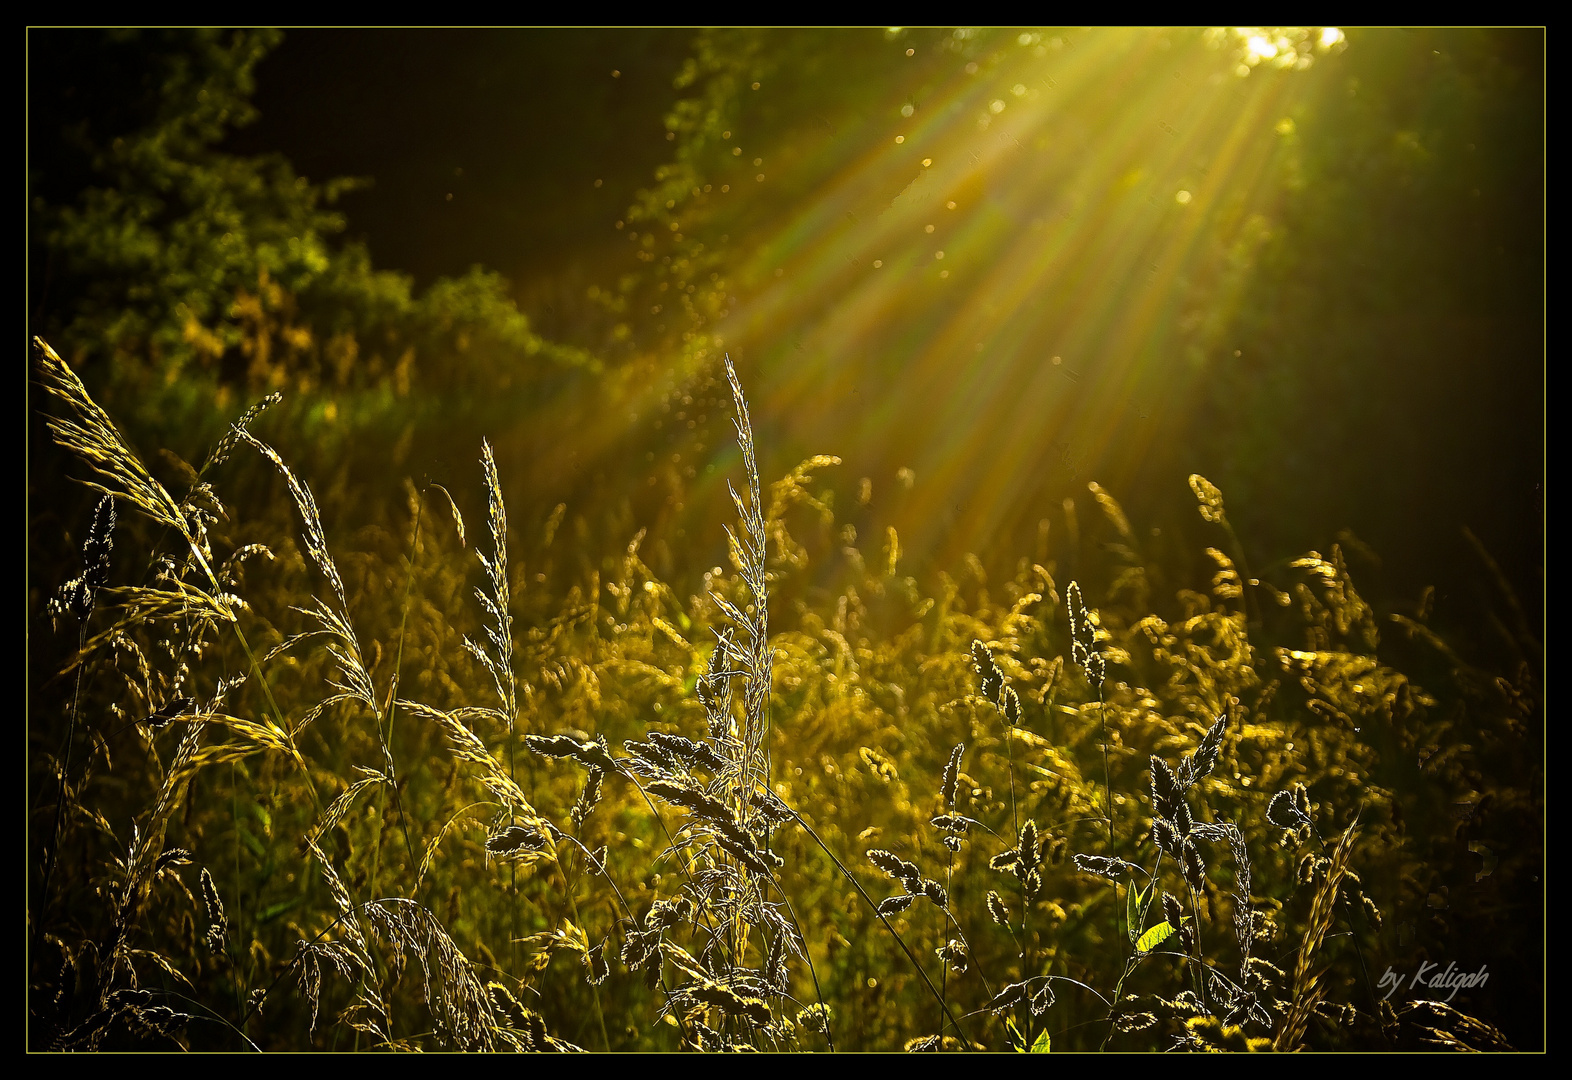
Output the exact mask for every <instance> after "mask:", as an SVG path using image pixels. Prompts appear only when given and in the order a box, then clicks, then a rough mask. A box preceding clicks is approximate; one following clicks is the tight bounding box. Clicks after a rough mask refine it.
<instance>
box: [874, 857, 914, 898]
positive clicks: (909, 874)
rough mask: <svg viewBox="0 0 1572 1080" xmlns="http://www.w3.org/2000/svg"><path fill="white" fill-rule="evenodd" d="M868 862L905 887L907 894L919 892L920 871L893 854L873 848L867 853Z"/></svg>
mask: <svg viewBox="0 0 1572 1080" xmlns="http://www.w3.org/2000/svg"><path fill="white" fill-rule="evenodd" d="M868 861H869V862H871V863H872V864H873V865H874V866H876V867H878V868H879V869H880V870H883V871H884V872H885V873H886V874H888V875H889V876H890V877H892V878H894V879H895V880H896V881H899V882H900V883H901V884H903V885H905V886H906V889H907V891H908V892H919V891H921V888H922V886H921V884H920V883H921V881H922V871H920V870H918V869H917V867H916V866H915V865H914V864H912V863H909V862H907V861H906V860H905V859H903V858H901V857H900V856H899V855H896V854H895V853H894V852H891V851H885V850H883V849H881V848H875V849H873V850H872V851H869V852H868Z"/></svg>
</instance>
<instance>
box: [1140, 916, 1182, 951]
mask: <svg viewBox="0 0 1572 1080" xmlns="http://www.w3.org/2000/svg"><path fill="white" fill-rule="evenodd" d="M1173 932H1174V928H1173V926H1172V925H1171V924H1170V923H1167V922H1160V923H1158V924H1157V925H1156V926H1154V927H1152V928H1151V929H1150V930H1148V931H1147V932H1146V933H1144V934H1142V935H1141V940H1140V941H1137V942H1136V943H1135V947H1136V949H1137V950H1139V951H1140V952H1151V951H1152V950H1153V949H1155V948H1157V946H1159V945H1161V944H1162V943H1163V942H1165V941H1167V940H1168V939H1169V938H1170V937H1172V936H1173Z"/></svg>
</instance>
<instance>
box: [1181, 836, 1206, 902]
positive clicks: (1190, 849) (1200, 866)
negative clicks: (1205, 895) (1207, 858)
mask: <svg viewBox="0 0 1572 1080" xmlns="http://www.w3.org/2000/svg"><path fill="white" fill-rule="evenodd" d="M1179 863H1180V866H1181V867H1182V868H1183V870H1184V880H1185V884H1187V885H1189V886H1190V888H1192V889H1194V890H1195V891H1196V892H1200V891H1201V888H1202V886H1203V885H1205V884H1206V864H1205V863H1203V862H1202V861H1201V849H1200V848H1198V847H1196V844H1195V841H1194V840H1191V839H1190V838H1189V837H1186V838H1185V840H1184V842H1183V843H1182V844H1181V845H1180V847H1179Z"/></svg>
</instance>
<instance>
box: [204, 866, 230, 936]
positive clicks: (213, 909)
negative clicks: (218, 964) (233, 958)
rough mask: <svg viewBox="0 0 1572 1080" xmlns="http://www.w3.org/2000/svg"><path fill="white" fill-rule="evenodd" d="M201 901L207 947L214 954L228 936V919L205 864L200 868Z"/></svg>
mask: <svg viewBox="0 0 1572 1080" xmlns="http://www.w3.org/2000/svg"><path fill="white" fill-rule="evenodd" d="M202 902H203V903H204V904H206V905H207V921H208V928H207V947H208V948H209V949H211V950H212V951H213V953H214V954H215V955H216V954H220V953H222V952H223V951H224V945H225V942H226V940H227V938H228V937H229V920H228V919H226V918H225V917H224V901H223V900H221V899H220V898H219V895H218V888H217V886H215V885H214V884H213V875H212V874H210V873H208V872H207V867H205V866H204V867H203V868H202Z"/></svg>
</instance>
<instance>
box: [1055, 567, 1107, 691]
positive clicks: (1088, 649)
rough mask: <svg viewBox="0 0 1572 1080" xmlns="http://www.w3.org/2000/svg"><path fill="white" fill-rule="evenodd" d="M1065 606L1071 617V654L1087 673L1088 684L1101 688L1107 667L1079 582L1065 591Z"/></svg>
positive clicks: (1073, 583)
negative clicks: (1098, 646) (1099, 650)
mask: <svg viewBox="0 0 1572 1080" xmlns="http://www.w3.org/2000/svg"><path fill="white" fill-rule="evenodd" d="M1065 606H1066V608H1067V609H1068V613H1069V616H1070V639H1071V652H1072V653H1073V655H1074V659H1075V662H1076V663H1077V664H1079V665H1080V666H1081V670H1082V671H1084V672H1086V678H1087V681H1088V682H1091V683H1093V684H1095V685H1098V686H1101V685H1102V682H1103V676H1104V674H1105V667H1104V664H1103V656H1102V653H1100V652H1098V651H1097V632H1096V630H1095V629H1093V627H1092V618H1091V614H1090V613H1089V612H1088V611H1087V609H1086V604H1085V602H1084V601H1082V599H1081V586H1080V583H1079V582H1075V581H1072V582H1070V587H1069V589H1067V590H1066V591H1065Z"/></svg>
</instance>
